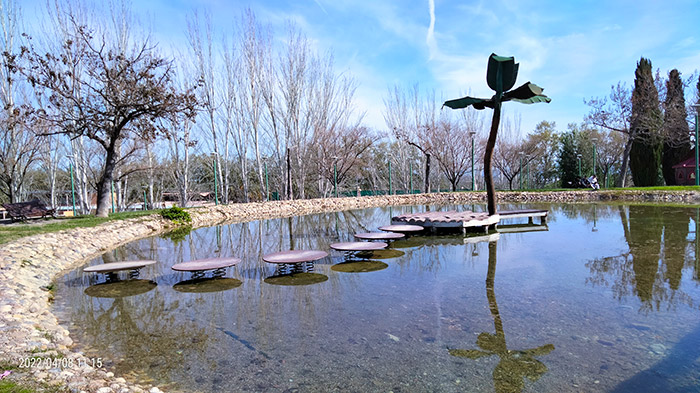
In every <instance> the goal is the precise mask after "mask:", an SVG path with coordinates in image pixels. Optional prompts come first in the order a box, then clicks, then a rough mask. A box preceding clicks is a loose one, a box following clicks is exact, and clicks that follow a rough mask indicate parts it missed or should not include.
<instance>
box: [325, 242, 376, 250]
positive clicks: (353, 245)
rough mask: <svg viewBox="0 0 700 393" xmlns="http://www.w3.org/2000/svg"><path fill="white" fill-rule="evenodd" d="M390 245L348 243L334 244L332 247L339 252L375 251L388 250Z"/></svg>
mask: <svg viewBox="0 0 700 393" xmlns="http://www.w3.org/2000/svg"><path fill="white" fill-rule="evenodd" d="M387 246H388V244H386V243H384V242H347V243H333V244H331V245H330V247H331V248H332V249H334V250H338V251H374V250H382V249H384V248H386V247H387Z"/></svg>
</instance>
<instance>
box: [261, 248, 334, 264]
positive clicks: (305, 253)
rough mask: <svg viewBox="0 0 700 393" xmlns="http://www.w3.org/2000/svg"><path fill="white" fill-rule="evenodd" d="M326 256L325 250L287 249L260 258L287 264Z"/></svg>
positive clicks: (311, 260) (315, 259) (269, 261)
mask: <svg viewBox="0 0 700 393" xmlns="http://www.w3.org/2000/svg"><path fill="white" fill-rule="evenodd" d="M327 256H328V253H327V252H325V251H320V250H288V251H280V252H274V253H272V254H267V255H263V257H262V260H263V261H265V262H268V263H278V264H288V263H304V262H313V261H317V260H319V259H322V258H325V257H327Z"/></svg>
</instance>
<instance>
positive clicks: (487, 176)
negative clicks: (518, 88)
mask: <svg viewBox="0 0 700 393" xmlns="http://www.w3.org/2000/svg"><path fill="white" fill-rule="evenodd" d="M495 101H496V102H495V103H494V107H493V119H492V120H491V132H490V133H489V139H488V141H487V142H486V152H485V153H484V182H485V183H486V200H487V204H488V209H489V215H490V216H492V215H494V214H496V188H495V187H494V184H493V175H492V174H491V160H492V158H493V149H494V147H495V146H496V135H497V134H498V125H499V124H500V123H501V101H500V100H498V99H496V100H495Z"/></svg>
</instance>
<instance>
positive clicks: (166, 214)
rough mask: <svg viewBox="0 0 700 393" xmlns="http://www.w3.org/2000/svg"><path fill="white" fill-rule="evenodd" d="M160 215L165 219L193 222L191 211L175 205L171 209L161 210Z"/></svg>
mask: <svg viewBox="0 0 700 393" xmlns="http://www.w3.org/2000/svg"><path fill="white" fill-rule="evenodd" d="M160 215H161V216H162V217H163V218H165V219H168V220H171V221H175V222H179V223H185V222H192V217H190V213H188V212H187V211H185V209H183V208H181V207H177V206H173V207H171V208H170V209H163V210H161V211H160Z"/></svg>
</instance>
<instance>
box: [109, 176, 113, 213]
mask: <svg viewBox="0 0 700 393" xmlns="http://www.w3.org/2000/svg"><path fill="white" fill-rule="evenodd" d="M110 183H111V184H110V185H111V188H110V190H111V192H110V194H109V199H111V200H112V213H114V181H111V182H110Z"/></svg>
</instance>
